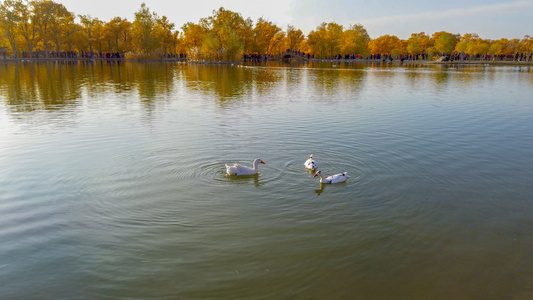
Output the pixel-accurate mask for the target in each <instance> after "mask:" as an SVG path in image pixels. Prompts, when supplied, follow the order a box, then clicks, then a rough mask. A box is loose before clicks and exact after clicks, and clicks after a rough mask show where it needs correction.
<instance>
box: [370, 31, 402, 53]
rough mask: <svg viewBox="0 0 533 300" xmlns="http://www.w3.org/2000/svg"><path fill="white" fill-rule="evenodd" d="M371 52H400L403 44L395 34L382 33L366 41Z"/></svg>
mask: <svg viewBox="0 0 533 300" xmlns="http://www.w3.org/2000/svg"><path fill="white" fill-rule="evenodd" d="M368 47H369V49H370V52H371V53H375V54H377V53H381V54H396V53H398V52H400V53H401V50H402V48H403V45H402V44H401V40H400V39H399V38H398V37H397V36H395V35H388V34H385V35H382V36H380V37H378V38H377V39H374V40H372V41H370V42H369V43H368Z"/></svg>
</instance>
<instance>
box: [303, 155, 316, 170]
mask: <svg viewBox="0 0 533 300" xmlns="http://www.w3.org/2000/svg"><path fill="white" fill-rule="evenodd" d="M304 166H305V168H306V169H309V170H311V171H314V170H316V169H317V168H318V165H317V164H316V162H315V160H314V159H313V154H311V155H309V158H308V159H307V160H306V161H305V163H304Z"/></svg>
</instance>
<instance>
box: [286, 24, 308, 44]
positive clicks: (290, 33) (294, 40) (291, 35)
mask: <svg viewBox="0 0 533 300" xmlns="http://www.w3.org/2000/svg"><path fill="white" fill-rule="evenodd" d="M286 38H287V41H288V42H287V48H288V49H295V50H298V49H299V46H300V43H302V41H304V40H305V36H304V35H303V32H302V31H301V30H300V29H296V28H295V27H294V26H291V25H289V26H287V33H286Z"/></svg>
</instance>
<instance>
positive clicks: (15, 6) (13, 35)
mask: <svg viewBox="0 0 533 300" xmlns="http://www.w3.org/2000/svg"><path fill="white" fill-rule="evenodd" d="M21 6H22V2H21V1H17V0H5V1H4V3H0V25H1V27H2V33H3V36H4V37H5V39H6V40H7V41H8V42H9V44H10V46H11V50H12V51H13V53H14V55H15V57H17V28H18V26H19V23H20V20H21V17H20V15H19V12H20V10H21Z"/></svg>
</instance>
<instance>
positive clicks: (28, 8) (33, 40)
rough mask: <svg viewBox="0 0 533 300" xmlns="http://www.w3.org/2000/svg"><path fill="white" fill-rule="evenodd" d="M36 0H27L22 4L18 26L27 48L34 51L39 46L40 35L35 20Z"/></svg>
mask: <svg viewBox="0 0 533 300" xmlns="http://www.w3.org/2000/svg"><path fill="white" fill-rule="evenodd" d="M37 13H38V12H37V11H35V7H34V2H33V1H26V2H25V3H24V5H22V6H21V10H20V17H21V19H20V22H19V26H18V33H19V34H20V35H21V36H22V38H23V39H24V41H25V44H26V50H27V51H28V52H32V51H33V49H34V48H35V47H36V46H37V42H38V40H39V36H38V33H37V25H36V22H35V18H36V14H37Z"/></svg>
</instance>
